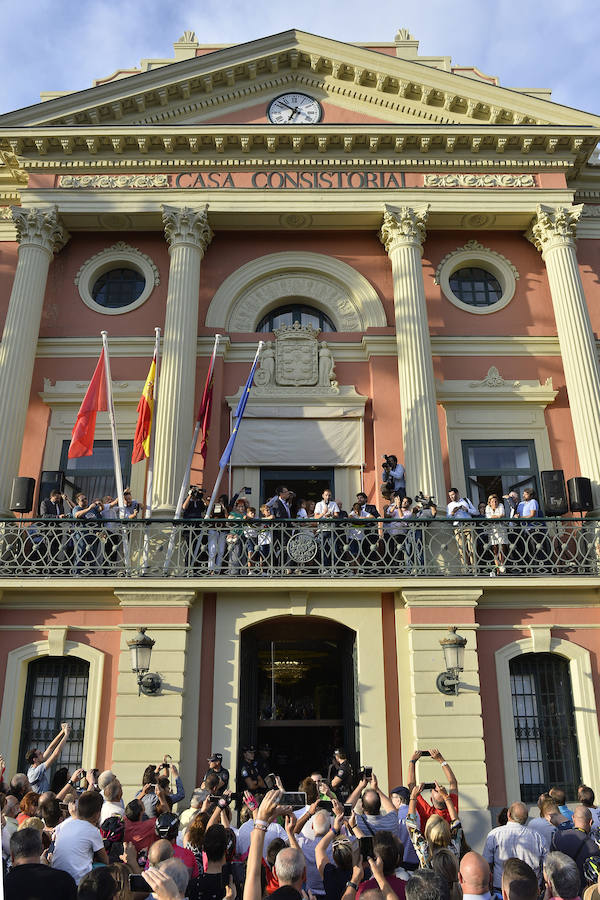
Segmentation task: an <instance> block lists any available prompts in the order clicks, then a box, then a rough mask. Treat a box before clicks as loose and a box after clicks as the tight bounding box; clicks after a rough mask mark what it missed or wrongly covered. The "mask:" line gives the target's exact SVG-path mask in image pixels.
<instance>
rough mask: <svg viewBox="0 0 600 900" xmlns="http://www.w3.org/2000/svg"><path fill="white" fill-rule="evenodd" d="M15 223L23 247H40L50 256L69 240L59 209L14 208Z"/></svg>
mask: <svg viewBox="0 0 600 900" xmlns="http://www.w3.org/2000/svg"><path fill="white" fill-rule="evenodd" d="M11 211H12V218H13V222H14V223H15V228H16V229H17V240H18V242H19V244H20V245H21V246H22V247H23V246H25V245H29V246H31V247H39V248H40V249H41V250H45V251H46V252H47V253H48V254H49V255H50V256H52V255H53V254H54V253H58V251H59V250H62V248H63V247H64V246H65V244H66V243H67V241H68V240H69V237H70V235H69V232H68V231H67V229H66V228H65V227H64V225H63V224H62V222H61V221H60V219H59V217H58V207H57V206H56V205H54V204H53V205H52V206H38V207H26V208H23V207H22V206H13V207H12V208H11Z"/></svg>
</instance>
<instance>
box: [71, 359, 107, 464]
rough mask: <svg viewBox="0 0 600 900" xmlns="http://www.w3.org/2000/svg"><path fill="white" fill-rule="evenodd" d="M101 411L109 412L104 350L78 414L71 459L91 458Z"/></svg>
mask: <svg viewBox="0 0 600 900" xmlns="http://www.w3.org/2000/svg"><path fill="white" fill-rule="evenodd" d="M100 410H104V411H106V410H108V400H107V394H106V369H105V366H104V350H102V353H101V354H100V359H99V360H98V365H97V366H96V368H95V370H94V374H93V375H92V380H91V381H90V386H89V387H88V389H87V393H86V395H85V397H84V398H83V403H82V404H81V406H80V408H79V412H78V413H77V419H76V421H75V426H74V428H73V436H72V437H71V443H70V444H69V459H74V458H75V457H78V456H91V455H92V453H93V452H94V432H95V430H96V413H97V412H99V411H100Z"/></svg>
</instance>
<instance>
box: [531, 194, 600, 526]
mask: <svg viewBox="0 0 600 900" xmlns="http://www.w3.org/2000/svg"><path fill="white" fill-rule="evenodd" d="M582 209H583V207H582V206H572V207H557V208H554V207H548V206H543V205H540V206H538V208H537V212H536V216H535V218H534V219H533V221H532V223H531V227H530V229H529V231H528V233H527V237H528V238H529V240H530V241H531V242H532V243H533V244H534V245H535V246H536V247H537V249H538V250H540V251H541V254H542V257H543V259H544V262H545V263H546V271H547V273H548V283H549V285H550V292H551V294H552V305H553V307H554V317H555V319H556V329H557V333H558V341H559V344H560V352H561V357H562V364H563V369H564V373H565V380H566V383H567V393H568V395H569V407H570V410H571V420H572V422H573V431H574V433H575V443H576V446H577V455H578V457H579V465H580V468H581V474H582V475H584V476H586V477H587V478H589V479H591V482H592V491H593V497H594V507H595V508H596V510H599V509H600V368H599V366H598V354H597V351H596V341H595V340H594V332H593V331H592V325H591V322H590V316H589V312H588V308H587V303H586V299H585V294H584V291H583V285H582V283H581V276H580V274H579V266H578V263H577V254H576V252H575V238H576V231H577V221H578V219H579V216H580V215H581V211H582Z"/></svg>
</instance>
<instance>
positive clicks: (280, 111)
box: [267, 94, 323, 125]
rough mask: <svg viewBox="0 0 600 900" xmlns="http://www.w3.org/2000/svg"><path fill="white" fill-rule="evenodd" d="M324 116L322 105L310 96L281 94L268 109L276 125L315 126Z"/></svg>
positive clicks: (271, 119)
mask: <svg viewBox="0 0 600 900" xmlns="http://www.w3.org/2000/svg"><path fill="white" fill-rule="evenodd" d="M322 115H323V111H322V109H321V104H320V103H319V102H318V101H317V100H315V99H314V97H309V95H308V94H281V95H280V96H279V97H276V98H275V99H274V100H272V101H271V103H269V107H268V109H267V116H268V117H269V121H270V122H273V124H274V125H314V124H315V123H316V122H320V121H321V116H322Z"/></svg>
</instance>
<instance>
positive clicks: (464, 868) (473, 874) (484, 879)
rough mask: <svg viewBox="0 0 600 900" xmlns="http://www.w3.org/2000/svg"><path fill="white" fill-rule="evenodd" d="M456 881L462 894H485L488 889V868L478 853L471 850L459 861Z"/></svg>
mask: <svg viewBox="0 0 600 900" xmlns="http://www.w3.org/2000/svg"><path fill="white" fill-rule="evenodd" d="M458 880H459V881H460V885H461V887H462V892H463V894H487V892H488V891H489V889H490V867H489V865H488V862H487V860H486V859H484V858H483V856H481V854H480V853H475V851H474V850H471V851H470V852H469V853H465V855H464V856H463V858H462V859H461V861H460V869H459V873H458Z"/></svg>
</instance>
